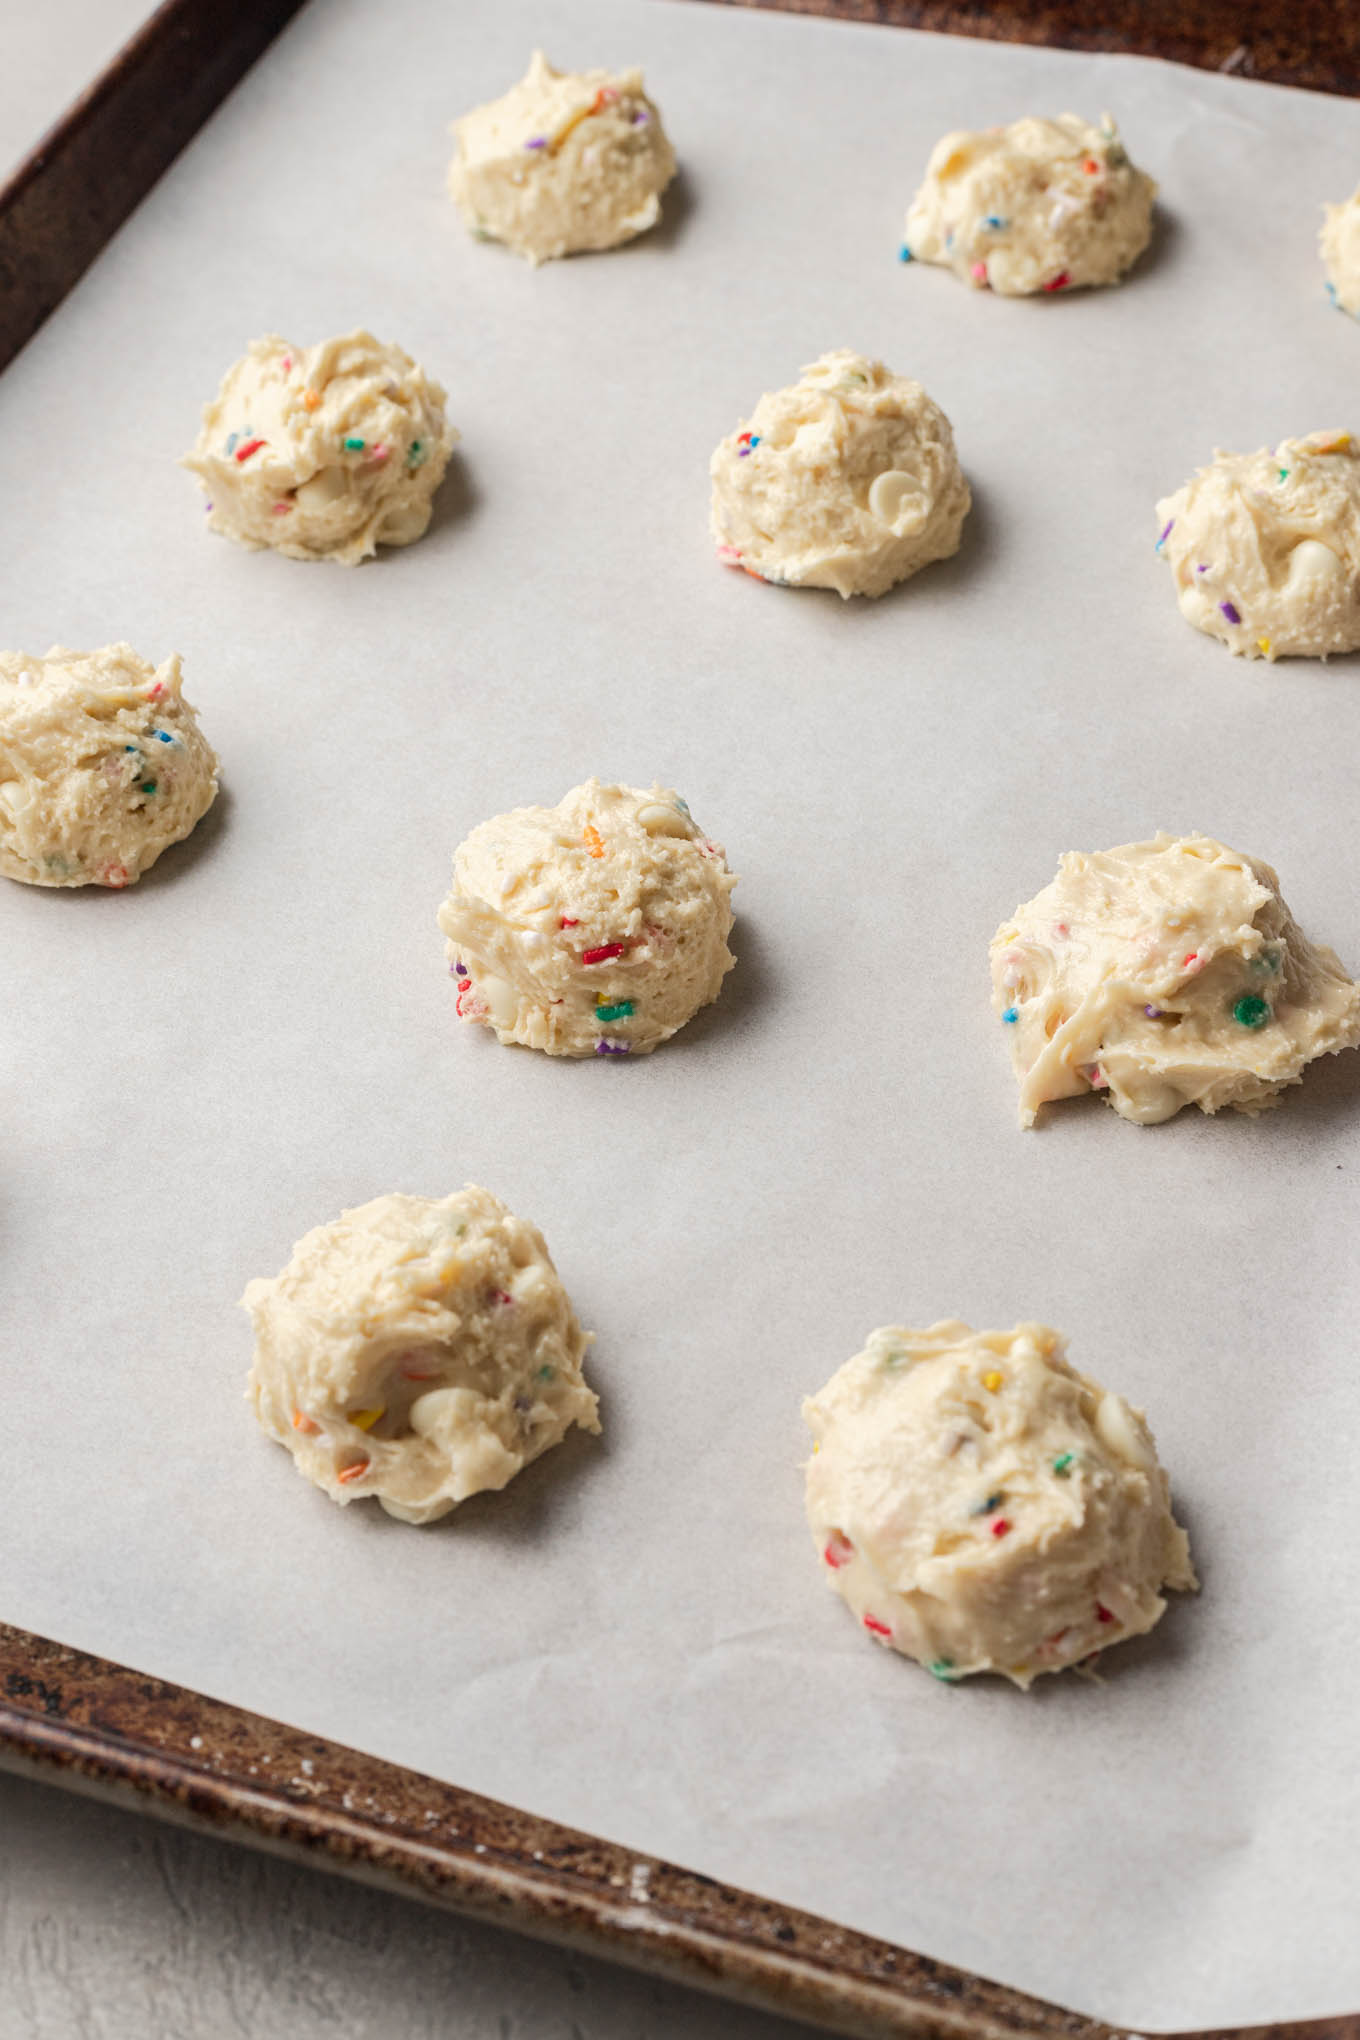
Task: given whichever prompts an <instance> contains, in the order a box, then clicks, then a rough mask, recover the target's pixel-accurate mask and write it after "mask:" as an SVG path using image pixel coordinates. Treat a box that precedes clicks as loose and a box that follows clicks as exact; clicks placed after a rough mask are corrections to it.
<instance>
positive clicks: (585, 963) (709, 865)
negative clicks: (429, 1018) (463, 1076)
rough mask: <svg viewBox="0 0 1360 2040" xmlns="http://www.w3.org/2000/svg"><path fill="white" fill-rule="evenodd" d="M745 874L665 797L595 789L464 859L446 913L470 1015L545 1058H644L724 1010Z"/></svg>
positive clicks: (519, 817)
mask: <svg viewBox="0 0 1360 2040" xmlns="http://www.w3.org/2000/svg"><path fill="white" fill-rule="evenodd" d="M736 882H737V881H736V879H735V878H734V877H733V875H732V873H731V872H730V871H729V870H728V868H727V859H726V856H725V854H724V852H723V849H722V846H721V845H720V844H718V843H714V842H711V841H710V840H709V838H708V837H707V836H705V835H704V833H703V831H702V829H700V828H699V826H698V824H697V823H696V822H695V821H694V819H693V817H692V816H691V814H690V812H689V809H688V807H687V806H686V805H685V803H684V801H682V800H681V798H680V796H679V795H678V794H677V793H676V792H674V791H673V789H672V788H670V787H668V786H653V787H651V788H650V789H649V790H648V791H646V792H644V791H643V790H642V789H641V788H640V787H636V786H604V785H602V784H601V783H600V781H599V780H598V779H588V780H586V782H585V784H584V785H583V786H574V787H573V788H572V789H571V792H570V793H568V794H565V795H564V796H563V798H562V799H561V800H560V801H559V802H558V804H557V806H556V807H525V808H512V809H511V811H510V813H509V814H505V815H496V816H494V817H493V819H492V820H491V821H489V822H483V823H482V824H481V826H480V827H479V828H476V829H474V830H473V831H472V834H471V835H470V836H469V837H468V838H467V840H466V841H465V842H463V843H460V844H459V846H458V849H457V850H456V851H455V853H454V860H453V889H452V891H451V892H450V893H449V896H448V898H447V899H446V900H445V901H444V904H443V905H442V906H441V907H440V909H439V925H440V927H441V928H442V929H443V931H444V934H445V935H446V936H447V937H448V943H447V950H448V957H449V967H450V970H451V971H452V972H453V974H454V976H455V977H456V978H457V980H458V1013H459V1017H460V1018H461V1019H463V1020H469V1021H473V1022H476V1023H479V1024H480V1025H482V1026H486V1027H490V1028H492V1029H493V1030H494V1032H495V1034H496V1037H497V1039H498V1040H500V1041H505V1042H522V1043H523V1044H524V1045H525V1046H526V1047H528V1048H541V1049H544V1050H545V1051H546V1052H547V1053H548V1054H549V1055H576V1056H580V1055H626V1054H633V1055H648V1054H650V1052H651V1051H652V1049H654V1048H656V1047H658V1046H659V1044H660V1043H661V1042H663V1041H667V1040H669V1038H670V1036H671V1035H672V1034H674V1033H675V1032H676V1031H677V1030H678V1029H679V1028H681V1027H683V1026H684V1024H685V1022H686V1021H687V1020H690V1019H692V1018H693V1017H694V1015H695V1014H696V1013H697V1012H698V1011H699V1008H700V1007H701V1006H707V1005H708V1004H709V1003H710V1002H711V1001H712V1000H714V999H716V998H717V996H718V993H719V991H720V990H721V988H722V981H723V977H724V976H725V974H726V973H727V972H728V971H729V970H731V968H732V965H733V964H734V962H735V961H736V959H735V957H734V956H733V955H732V953H731V951H730V950H729V949H728V947H727V937H728V934H729V933H730V931H731V927H732V906H731V897H730V896H731V892H732V888H733V886H734V885H735V884H736Z"/></svg>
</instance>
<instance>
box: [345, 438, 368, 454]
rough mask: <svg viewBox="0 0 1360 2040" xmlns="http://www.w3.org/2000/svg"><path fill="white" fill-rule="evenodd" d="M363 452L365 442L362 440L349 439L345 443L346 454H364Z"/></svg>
mask: <svg viewBox="0 0 1360 2040" xmlns="http://www.w3.org/2000/svg"><path fill="white" fill-rule="evenodd" d="M363 450H364V442H363V440H362V439H347V440H346V441H345V452H346V453H362V452H363Z"/></svg>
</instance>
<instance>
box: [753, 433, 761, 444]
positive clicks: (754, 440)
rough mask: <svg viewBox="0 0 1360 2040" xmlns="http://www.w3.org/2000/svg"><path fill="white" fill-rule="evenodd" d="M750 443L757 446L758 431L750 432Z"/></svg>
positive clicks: (758, 440)
mask: <svg viewBox="0 0 1360 2040" xmlns="http://www.w3.org/2000/svg"><path fill="white" fill-rule="evenodd" d="M751 444H752V446H759V444H760V434H759V433H758V432H753V433H752V434H751Z"/></svg>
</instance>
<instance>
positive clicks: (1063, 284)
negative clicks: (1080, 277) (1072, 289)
mask: <svg viewBox="0 0 1360 2040" xmlns="http://www.w3.org/2000/svg"><path fill="white" fill-rule="evenodd" d="M1071 281H1072V279H1071V277H1070V276H1069V275H1068V273H1067V271H1066V270H1065V269H1064V270H1063V272H1062V274H1061V275H1060V276H1055V277H1054V278H1053V281H1052V282H1051V283H1046V284H1044V286H1043V288H1044V289H1045V290H1066V289H1067V286H1068V284H1069V283H1070V282H1071Z"/></svg>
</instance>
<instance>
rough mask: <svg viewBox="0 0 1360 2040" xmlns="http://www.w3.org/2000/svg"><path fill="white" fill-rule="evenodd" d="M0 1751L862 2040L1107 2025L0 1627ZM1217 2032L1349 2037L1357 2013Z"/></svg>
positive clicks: (227, 1831) (1102, 2037)
mask: <svg viewBox="0 0 1360 2040" xmlns="http://www.w3.org/2000/svg"><path fill="white" fill-rule="evenodd" d="M0 1765H3V1766H4V1767H6V1768H9V1769H14V1770H21V1771H23V1772H24V1773H25V1774H27V1775H28V1776H31V1777H37V1778H45V1779H47V1780H49V1781H51V1782H53V1783H57V1784H62V1785H65V1786H67V1787H68V1788H71V1789H75V1790H82V1791H86V1792H91V1793H94V1794H96V1795H99V1796H102V1797H105V1798H112V1799H115V1800H118V1801H121V1803H123V1804H124V1805H132V1806H135V1807H137V1808H139V1809H140V1810H141V1811H143V1812H146V1813H150V1814H155V1815H158V1816H160V1817H161V1818H163V1819H170V1820H178V1821H180V1822H184V1823H188V1824H191V1825H194V1826H197V1827H200V1828H209V1829H212V1830H214V1831H216V1832H218V1833H221V1834H223V1835H225V1836H228V1837H230V1838H231V1839H234V1840H237V1841H242V1842H247V1843H250V1844H253V1845H254V1846H256V1847H258V1848H264V1849H269V1850H272V1851H274V1852H276V1853H281V1854H285V1855H289V1856H292V1857H295V1858H300V1859H302V1860H305V1861H308V1862H310V1863H312V1864H314V1865H315V1866H316V1867H318V1868H322V1869H328V1870H335V1871H339V1872H342V1873H343V1874H345V1875H347V1876H350V1877H354V1878H358V1879H361V1880H364V1881H367V1882H370V1883H377V1884H381V1885H383V1886H384V1887H386V1888H388V1889H391V1890H395V1891H398V1892H401V1893H403V1894H404V1895H406V1896H407V1897H412V1898H419V1899H423V1900H426V1901H427V1902H429V1903H431V1904H434V1905H440V1906H446V1907H448V1908H450V1909H451V1910H453V1911H457V1912H463V1913H469V1914H471V1915H473V1916H475V1917H478V1918H481V1919H484V1920H487V1921H490V1922H492V1923H493V1924H497V1925H500V1926H505V1927H511V1928H514V1929H515V1930H517V1931H519V1932H521V1933H526V1934H531V1935H534V1936H536V1937H537V1938H539V1939H543V1940H551V1941H557V1942H561V1943H563V1944H566V1945H569V1946H572V1947H576V1948H578V1949H582V1950H584V1951H586V1952H589V1953H590V1954H593V1955H598V1956H603V1957H604V1958H606V1959H608V1960H611V1961H615V1962H622V1963H626V1964H628V1965H629V1966H630V1967H633V1968H637V1969H643V1970H646V1971H648V1972H649V1973H650V1974H653V1975H659V1976H664V1977H666V1978H668V1979H669V1980H671V1981H673V1982H677V1983H682V1984H687V1985H690V1986H691V1987H697V1988H699V1989H702V1990H707V1991H711V1992H714V1993H716V1994H718V1995H720V1996H723V1997H727V1998H732V1999H736V2000H738V2001H740V2002H744V2003H748V2004H752V2005H756V2006H759V2007H760V2008H761V2009H763V2010H766V2011H772V2012H776V2013H780V2014H783V2015H784V2016H786V2017H792V2018H801V2019H806V2020H809V2021H811V2022H812V2023H814V2024H817V2025H821V2026H823V2027H824V2028H826V2029H828V2030H829V2031H831V2032H836V2033H844V2034H849V2035H855V2036H858V2040H1017V2036H1019V2035H1021V2034H1026V2035H1034V2036H1039V2040H1115V2036H1114V2034H1113V2032H1112V2029H1111V2028H1109V2027H1107V2026H1104V2025H1102V2024H1100V2023H1099V2022H1097V2021H1095V2020H1090V2019H1085V2018H1082V2017H1079V2016H1078V2015H1077V2014H1075V2013H1071V2012H1064V2011H1062V2010H1060V2009H1059V2008H1058V2007H1057V2006H1054V2005H1048V2004H1043V2003H1041V2002H1040V2001H1039V2000H1037V1999H1035V1998H1030V1997H1026V1996H1023V1995H1021V1994H1020V1993H1018V1992H1015V1991H1011V1990H1007V1989H1005V1988H1004V1987H1002V1986H1001V1985H998V1984H993V1983H988V1982H986V1981H984V1980H983V1979H981V1978H979V1977H975V1976H970V1975H967V1974H965V1973H964V1972H963V1971H961V1970H957V1969H953V1968H951V1967H949V1966H948V1965H947V1964H945V1963H937V1962H932V1961H930V1960H928V1959H927V1958H926V1957H924V1956H919V1955H913V1954H910V1953H908V1952H907V1951H906V1950H904V1949H901V1948H894V1947H892V1946H890V1945H889V1944H888V1943H886V1942H883V1941H876V1940H873V1939H870V1938H869V1937H868V1936H867V1935H863V1934H857V1933H853V1932H851V1931H850V1930H849V1929H847V1928H842V1927H836V1926H832V1925H830V1924H829V1923H828V1922H827V1921H825V1920H820V1919H817V1918H816V1917H814V1916H812V1915H810V1914H808V1913H801V1912H794V1911H790V1910H787V1909H785V1908H783V1907H781V1906H777V1905H774V1904H772V1903H770V1902H769V1901H767V1900H764V1899H758V1898H754V1897H752V1896H750V1895H749V1894H748V1893H745V1892H741V1891H737V1890H735V1889H733V1888H732V1887H731V1886H730V1885H724V1884H720V1883H717V1882H715V1881H713V1880H712V1879H710V1878H706V1877H700V1876H697V1875H696V1874H694V1873H693V1872H691V1871H687V1870H682V1869H678V1868H676V1867H675V1866H674V1865H672V1864H668V1863H663V1862H658V1861H656V1860H655V1859H653V1858H649V1857H641V1856H639V1855H637V1854H636V1853H634V1852H633V1851H631V1850H627V1849H622V1848H619V1847H617V1846H616V1845H614V1844H612V1843H609V1842H604V1841H600V1840H598V1839H597V1838H596V1837H594V1836H591V1835H587V1834H582V1833H580V1832H579V1831H577V1830H574V1829H570V1828H564V1827H559V1826H558V1825H556V1824H555V1823H554V1822H551V1821H546V1820H540V1819H538V1818H536V1817H535V1816H533V1815H530V1814H526V1813H521V1812H519V1811H517V1810H516V1809H515V1808H513V1807H509V1806H504V1805H501V1804H500V1803H499V1802H498V1801H495V1800H491V1799H484V1798H481V1797H480V1796H479V1795H477V1794H475V1793H469V1792H463V1791H460V1790H458V1789H457V1788H455V1787H453V1786H449V1785H443V1784H440V1783H438V1782H437V1781H436V1780H434V1779H431V1778H426V1777H422V1776H421V1775H420V1774H419V1773H417V1772H414V1771H407V1770H404V1769H402V1768H401V1767H399V1766H397V1765H394V1764H388V1763H384V1762H382V1761H380V1760H379V1759H377V1758H375V1757H369V1756H365V1755H363V1754H362V1753H361V1752H360V1751H357V1750H352V1749H347V1748H345V1747H344V1746H343V1745H342V1744H338V1743H332V1742H327V1741H325V1740H323V1739H322V1738H320V1737H317V1736H311V1735H306V1734H304V1733H302V1732H301V1731H299V1730H297V1729H292V1728H287V1727H284V1726H283V1725H282V1724H280V1723H278V1722H274V1721H268V1720H266V1719H264V1717H262V1716H260V1715H255V1714H250V1713H247V1712H246V1711H244V1710H243V1709H241V1708H237V1707H231V1706H228V1705H226V1704H225V1703H223V1702H221V1701H216V1700H210V1699H207V1698H205V1697H204V1696H203V1695H201V1694H198V1693H193V1692H189V1691H187V1690H185V1689H184V1688H183V1687H180V1686H173V1685H170V1684H168V1683H167V1682H165V1681H163V1680H159V1679H150V1678H146V1677H143V1676H142V1675H141V1674H140V1673H137V1672H132V1671H129V1670H127V1669H126V1668H125V1667H123V1666H120V1665H115V1664H110V1663H108V1662H107V1661H106V1660H104V1659H102V1658H96V1657H91V1656H89V1655H88V1654H86V1653H85V1652H81V1651H74V1650H69V1649H67V1648H65V1647H64V1646H62V1645H60V1644H56V1643H50V1642H48V1641H47V1640H46V1639H45V1638H42V1637H36V1636H32V1635H30V1634H28V1633H27V1632H26V1631H24V1630H20V1629H14V1628H10V1627H8V1626H7V1625H4V1624H0ZM1214 2040H1220V2036H1214ZM1224 2040H1226V2036H1224ZM1233 2040H1360V2018H1357V2019H1349V2018H1342V2019H1335V2020H1322V2021H1314V2022H1312V2023H1311V2024H1308V2025H1293V2026H1262V2027H1255V2028H1250V2029H1241V2030H1240V2031H1239V2032H1237V2033H1236V2034H1235V2035H1234V2036H1233Z"/></svg>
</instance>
